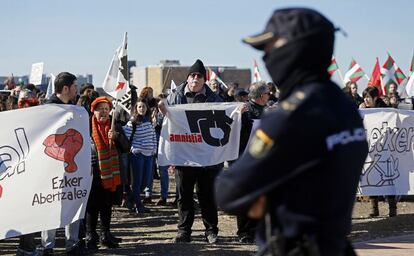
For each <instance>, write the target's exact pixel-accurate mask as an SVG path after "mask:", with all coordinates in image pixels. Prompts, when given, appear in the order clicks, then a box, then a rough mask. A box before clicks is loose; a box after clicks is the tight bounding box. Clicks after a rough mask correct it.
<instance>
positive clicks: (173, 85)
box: [170, 79, 177, 91]
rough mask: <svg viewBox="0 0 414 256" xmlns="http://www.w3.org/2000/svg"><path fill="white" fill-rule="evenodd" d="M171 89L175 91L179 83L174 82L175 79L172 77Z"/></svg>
mask: <svg viewBox="0 0 414 256" xmlns="http://www.w3.org/2000/svg"><path fill="white" fill-rule="evenodd" d="M170 88H171V91H174V90H175V89H176V88H177V85H176V84H175V83H174V80H172V79H171V86H170Z"/></svg>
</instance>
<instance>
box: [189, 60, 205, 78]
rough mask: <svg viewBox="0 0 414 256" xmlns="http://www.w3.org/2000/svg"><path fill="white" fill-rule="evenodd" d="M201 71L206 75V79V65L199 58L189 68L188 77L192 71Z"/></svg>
mask: <svg viewBox="0 0 414 256" xmlns="http://www.w3.org/2000/svg"><path fill="white" fill-rule="evenodd" d="M196 72H197V73H200V74H202V75H203V76H204V79H206V73H207V72H206V68H205V67H204V64H203V62H202V61H201V60H199V59H197V60H196V62H195V63H194V64H193V65H192V66H191V67H190V69H189V70H188V75H187V77H188V76H189V75H190V74H191V73H196Z"/></svg>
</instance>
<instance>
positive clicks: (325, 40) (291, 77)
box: [263, 31, 334, 100]
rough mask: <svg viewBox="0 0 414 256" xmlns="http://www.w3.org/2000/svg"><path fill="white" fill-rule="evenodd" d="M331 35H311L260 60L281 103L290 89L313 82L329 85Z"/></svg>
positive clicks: (275, 50) (332, 39) (322, 33)
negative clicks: (275, 88)
mask: <svg viewBox="0 0 414 256" xmlns="http://www.w3.org/2000/svg"><path fill="white" fill-rule="evenodd" d="M333 44H334V34H333V32H330V33H324V31H320V32H319V33H314V34H312V35H308V36H306V37H302V38H299V39H296V40H294V41H291V42H288V43H287V44H286V45H284V46H282V47H280V48H275V49H273V50H272V51H271V52H269V53H268V54H266V55H265V56H264V57H263V60H264V62H265V64H266V68H267V70H268V72H269V74H270V76H271V77H272V79H273V82H274V83H275V84H276V86H277V87H278V88H279V90H280V99H281V100H283V99H284V98H286V97H287V96H289V94H290V92H291V91H292V89H293V87H295V86H297V85H300V84H304V83H310V82H315V81H328V80H329V74H328V72H327V68H328V66H329V64H330V62H331V58H332V53H333Z"/></svg>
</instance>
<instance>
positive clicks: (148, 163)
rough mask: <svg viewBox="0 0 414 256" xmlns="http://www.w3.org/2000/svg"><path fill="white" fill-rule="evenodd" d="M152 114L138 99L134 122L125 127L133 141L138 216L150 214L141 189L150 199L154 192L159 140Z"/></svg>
mask: <svg viewBox="0 0 414 256" xmlns="http://www.w3.org/2000/svg"><path fill="white" fill-rule="evenodd" d="M150 114H151V112H150V110H149V107H148V105H147V103H146V101H145V100H142V99H138V101H137V104H136V109H135V111H133V112H132V120H131V121H129V122H128V123H127V124H126V125H125V126H124V127H123V128H124V131H125V135H126V136H127V137H128V138H129V139H130V141H131V155H130V163H131V165H132V194H133V197H134V202H135V207H136V208H135V212H136V213H137V214H140V213H148V212H149V209H148V208H146V207H144V205H143V204H142V201H141V188H142V187H144V188H145V197H146V198H149V197H150V194H149V193H150V191H151V190H152V179H153V176H152V165H153V160H154V155H155V153H156V152H157V139H156V135H155V129H154V127H153V126H152V123H151V121H150Z"/></svg>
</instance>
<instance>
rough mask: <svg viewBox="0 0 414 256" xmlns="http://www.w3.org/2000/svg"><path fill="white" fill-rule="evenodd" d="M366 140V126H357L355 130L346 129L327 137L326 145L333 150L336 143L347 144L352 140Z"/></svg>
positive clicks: (329, 149)
mask: <svg viewBox="0 0 414 256" xmlns="http://www.w3.org/2000/svg"><path fill="white" fill-rule="evenodd" d="M364 140H366V136H365V130H364V128H355V129H354V130H352V131H351V130H344V131H341V132H339V133H335V134H333V135H330V136H329V137H327V138H326V146H327V147H328V151H331V150H332V149H333V148H334V147H335V146H336V145H339V144H341V145H346V144H348V143H351V142H357V141H364Z"/></svg>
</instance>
